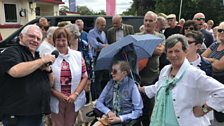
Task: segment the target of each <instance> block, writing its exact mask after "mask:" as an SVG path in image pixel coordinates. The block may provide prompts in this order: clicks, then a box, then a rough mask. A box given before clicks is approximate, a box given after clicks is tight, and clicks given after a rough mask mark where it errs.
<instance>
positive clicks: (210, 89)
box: [196, 72, 224, 111]
mask: <svg viewBox="0 0 224 126" xmlns="http://www.w3.org/2000/svg"><path fill="white" fill-rule="evenodd" d="M197 75H198V78H197V81H196V83H197V85H198V88H199V90H202V91H204V92H205V93H206V94H209V95H210V96H211V97H209V98H208V99H207V101H206V104H207V105H208V106H210V107H211V108H213V109H215V110H216V111H224V100H223V99H224V85H223V84H222V83H220V82H218V81H217V80H215V79H214V78H212V77H209V76H207V75H205V74H204V73H202V72H201V74H200V73H199V74H197Z"/></svg>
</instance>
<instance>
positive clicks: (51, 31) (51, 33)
mask: <svg viewBox="0 0 224 126" xmlns="http://www.w3.org/2000/svg"><path fill="white" fill-rule="evenodd" d="M57 28H58V27H55V26H51V27H49V29H48V30H47V38H50V37H53V34H54V31H55V30H56V29H57Z"/></svg>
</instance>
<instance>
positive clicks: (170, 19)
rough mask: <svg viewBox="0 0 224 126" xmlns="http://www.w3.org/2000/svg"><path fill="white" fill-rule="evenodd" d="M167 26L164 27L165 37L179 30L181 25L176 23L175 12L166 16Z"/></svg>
mask: <svg viewBox="0 0 224 126" xmlns="http://www.w3.org/2000/svg"><path fill="white" fill-rule="evenodd" d="M166 19H167V22H168V25H169V27H168V28H166V29H165V32H164V35H165V36H166V38H168V37H169V36H171V35H173V34H177V33H180V32H181V29H182V28H181V27H180V26H178V25H177V19H176V15H175V14H170V15H168V16H167V17H166Z"/></svg>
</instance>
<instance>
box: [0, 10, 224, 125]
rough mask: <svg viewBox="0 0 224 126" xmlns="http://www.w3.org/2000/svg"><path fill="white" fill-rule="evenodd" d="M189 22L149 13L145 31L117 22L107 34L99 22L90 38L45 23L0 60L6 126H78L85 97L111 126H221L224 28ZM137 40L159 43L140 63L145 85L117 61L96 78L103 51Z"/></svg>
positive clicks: (199, 17)
mask: <svg viewBox="0 0 224 126" xmlns="http://www.w3.org/2000/svg"><path fill="white" fill-rule="evenodd" d="M192 17H193V18H192V20H186V21H185V19H181V20H180V21H179V22H177V19H176V15H175V14H169V15H165V14H163V13H159V14H156V13H155V12H152V11H148V12H147V13H146V14H145V15H144V20H143V25H142V26H141V27H140V28H139V30H140V31H134V27H133V26H132V25H130V24H124V23H123V21H122V17H121V16H118V15H116V16H113V17H112V27H111V28H109V29H108V30H106V29H105V27H106V25H107V22H106V19H105V18H104V17H102V16H99V17H97V18H96V21H95V26H94V28H93V29H91V30H90V31H89V32H86V31H84V25H85V24H84V22H83V20H81V19H77V20H76V21H75V23H73V24H72V23H61V24H59V25H58V26H50V25H49V22H48V20H47V19H46V18H44V17H42V18H40V20H39V23H37V24H33V25H28V26H26V27H24V29H23V30H22V31H21V33H20V35H19V45H18V46H12V47H9V48H6V49H4V50H3V51H1V54H0V64H1V65H0V113H1V114H2V122H3V125H4V126H11V125H13V126H31V125H32V126H43V125H44V122H43V118H48V119H49V120H50V122H51V124H50V125H52V126H73V125H74V124H75V122H76V118H77V116H78V111H79V110H80V109H81V108H82V107H83V106H84V105H85V104H86V103H88V102H89V97H88V96H89V95H88V93H91V96H92V98H93V99H94V100H95V99H97V102H96V109H97V111H99V112H100V113H101V118H103V119H106V120H107V123H108V124H109V125H112V126H132V125H133V126H139V125H140V124H141V125H142V126H149V125H150V126H188V125H192V126H199V125H200V126H216V125H223V124H224V113H222V112H224V85H223V84H224V79H223V77H224V22H221V23H220V24H219V25H218V26H214V24H215V23H214V21H213V20H211V19H210V20H208V21H207V23H206V22H205V21H206V19H205V14H203V13H201V12H199V13H196V14H195V15H194V16H192ZM133 34H136V35H139V36H141V35H143V34H151V35H155V36H157V37H160V38H161V39H162V42H161V43H160V44H159V45H158V46H157V47H156V48H155V49H154V52H153V55H152V56H151V57H149V58H145V59H141V60H140V61H136V62H138V63H136V64H138V65H137V66H136V67H137V68H136V69H137V70H138V73H139V77H140V80H135V79H134V78H132V76H130V74H131V72H132V68H131V64H130V63H129V62H127V61H120V60H118V59H117V60H114V62H113V63H111V68H110V69H109V70H104V71H95V70H94V65H95V64H96V62H97V57H98V56H99V54H100V51H101V50H102V49H103V48H105V47H107V46H108V45H110V44H113V43H116V42H117V41H119V40H120V39H121V38H123V37H125V36H127V35H133ZM54 50H57V52H58V54H57V53H56V54H55V53H52V52H53V51H54ZM140 62H141V63H140ZM136 81H138V82H136ZM86 86H90V91H87V90H86ZM86 91H87V92H86ZM86 99H87V100H86ZM99 125H104V124H102V123H99Z"/></svg>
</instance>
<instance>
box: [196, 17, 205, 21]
mask: <svg viewBox="0 0 224 126" xmlns="http://www.w3.org/2000/svg"><path fill="white" fill-rule="evenodd" d="M195 20H197V21H204V20H205V18H195Z"/></svg>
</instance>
